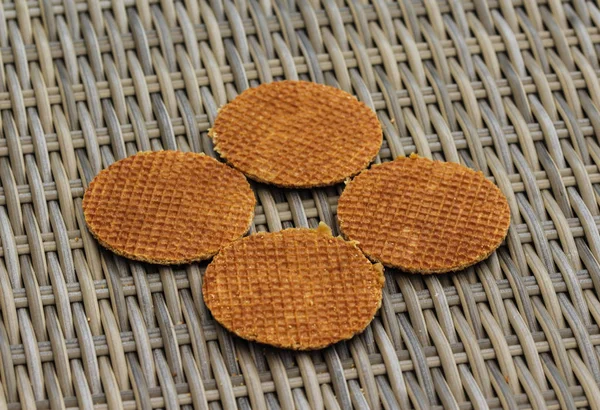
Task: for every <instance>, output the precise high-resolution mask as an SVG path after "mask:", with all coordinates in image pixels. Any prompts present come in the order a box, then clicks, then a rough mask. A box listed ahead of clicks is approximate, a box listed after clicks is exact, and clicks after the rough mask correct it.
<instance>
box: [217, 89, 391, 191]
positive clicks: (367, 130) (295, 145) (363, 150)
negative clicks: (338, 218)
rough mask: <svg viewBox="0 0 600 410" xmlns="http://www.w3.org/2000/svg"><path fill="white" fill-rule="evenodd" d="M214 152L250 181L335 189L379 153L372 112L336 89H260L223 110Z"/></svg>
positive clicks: (377, 129)
mask: <svg viewBox="0 0 600 410" xmlns="http://www.w3.org/2000/svg"><path fill="white" fill-rule="evenodd" d="M211 135H212V137H213V140H214V143H215V150H217V151H218V152H219V154H221V156H222V157H223V158H224V159H225V160H226V161H227V162H228V163H230V164H231V165H233V166H234V167H236V168H237V169H239V170H240V171H242V172H244V173H245V174H246V175H247V176H249V177H250V178H253V179H255V180H258V181H262V182H267V183H271V184H275V185H278V186H284V187H297V188H306V187H315V186H326V185H332V184H334V183H337V182H341V181H343V180H345V179H346V178H349V177H351V176H353V175H356V174H357V173H359V172H360V171H361V170H363V169H364V168H365V167H366V166H367V165H368V164H369V163H370V162H371V161H372V160H373V159H374V158H375V156H376V155H377V152H378V151H379V148H380V146H381V141H382V131H381V126H380V125H379V122H378V121H377V117H376V115H375V113H374V112H373V111H372V110H371V109H370V108H369V107H367V106H366V105H365V104H364V103H362V102H360V101H358V100H357V99H356V98H355V97H353V96H352V95H350V94H348V93H346V92H344V91H342V90H339V89H337V88H333V87H327V86H324V85H321V84H315V83H310V82H297V81H281V82H276V83H271V84H263V85H261V86H259V87H257V88H254V89H249V90H246V91H245V92H244V93H242V94H240V95H239V96H238V97H237V98H236V99H234V100H233V101H232V102H230V103H229V104H227V105H226V106H225V107H222V108H221V109H220V111H219V114H218V115H217V118H216V120H215V125H214V126H213V128H212V129H211Z"/></svg>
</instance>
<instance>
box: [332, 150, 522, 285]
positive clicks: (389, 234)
mask: <svg viewBox="0 0 600 410" xmlns="http://www.w3.org/2000/svg"><path fill="white" fill-rule="evenodd" d="M337 212H338V220H339V222H340V228H341V230H342V232H343V233H344V235H345V236H346V237H347V238H349V239H351V240H354V241H357V242H358V246H359V247H360V248H361V249H362V250H363V252H365V254H366V255H367V256H369V257H370V258H371V259H373V260H376V261H379V262H381V263H383V264H384V265H385V266H390V267H396V268H399V269H402V270H404V271H407V272H413V273H443V272H450V271H456V270H460V269H463V268H465V267H467V266H470V265H472V264H474V263H477V262H479V261H481V260H483V259H485V258H487V257H488V256H489V255H490V254H491V253H492V252H493V251H494V250H495V249H496V248H497V247H498V246H499V245H500V244H501V243H502V241H503V239H504V237H505V236H506V234H507V231H508V227H509V224H510V210H509V207H508V202H507V200H506V197H505V196H504V195H503V194H502V192H501V191H500V189H498V187H496V186H495V185H494V184H493V183H492V182H490V181H488V180H487V179H486V178H485V177H484V176H483V174H482V173H481V172H475V171H473V170H471V169H469V168H466V167H463V166H461V165H458V164H455V163H445V162H439V161H431V160H429V159H426V158H421V157H418V156H416V155H414V154H413V155H411V157H410V158H398V159H396V160H395V161H392V162H388V163H384V164H381V165H377V166H373V167H372V168H371V169H370V170H366V171H364V172H362V173H361V174H359V175H358V176H357V177H355V178H354V180H353V181H351V182H350V183H348V185H347V186H346V188H345V190H344V192H343V193H342V195H341V197H340V199H339V203H338V209H337Z"/></svg>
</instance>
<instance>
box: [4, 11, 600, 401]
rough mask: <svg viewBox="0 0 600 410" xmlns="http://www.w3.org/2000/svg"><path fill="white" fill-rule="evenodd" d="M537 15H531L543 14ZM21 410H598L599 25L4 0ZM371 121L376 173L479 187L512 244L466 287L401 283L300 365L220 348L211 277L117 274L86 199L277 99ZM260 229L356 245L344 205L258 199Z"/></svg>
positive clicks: (325, 198)
mask: <svg viewBox="0 0 600 410" xmlns="http://www.w3.org/2000/svg"><path fill="white" fill-rule="evenodd" d="M534 3H535V4H534ZM0 9H1V10H0V67H1V69H0V73H2V74H1V75H0V292H1V295H0V347H2V349H0V355H1V358H2V360H1V361H0V391H1V393H2V394H0V407H1V408H8V409H10V410H13V409H14V410H16V409H18V408H35V407H38V408H42V409H47V408H50V407H51V406H54V408H62V407H63V406H64V407H66V408H72V407H73V408H74V407H80V408H93V407H95V408H97V409H106V408H107V407H109V406H110V407H111V408H121V407H122V408H124V409H133V408H137V407H142V408H169V409H177V408H181V409H183V410H189V409H192V408H194V409H207V408H208V409H226V410H229V409H235V408H239V409H243V410H247V409H261V410H262V409H268V408H277V407H279V408H291V407H292V406H295V407H296V408H298V409H302V410H305V409H319V410H321V409H324V408H336V404H337V406H339V407H340V408H342V409H346V408H351V407H356V408H360V409H366V408H371V409H375V410H377V409H382V408H386V409H387V408H389V409H396V408H431V409H433V410H441V409H444V408H456V406H458V408H461V409H469V408H473V407H474V406H477V405H481V406H482V407H485V406H487V407H489V408H491V409H498V408H501V407H502V406H504V407H512V408H517V407H521V408H532V407H534V406H537V408H550V409H558V408H582V409H583V408H586V409H587V408H598V407H599V406H600V388H599V387H598V383H599V382H600V377H599V376H598V375H599V374H600V372H599V370H598V369H599V362H600V355H599V354H598V347H599V346H600V336H599V335H600V326H599V324H600V314H599V312H600V308H599V306H600V298H599V296H598V295H599V294H600V267H599V262H598V261H600V246H599V244H600V234H599V231H598V227H600V210H599V206H598V196H597V192H598V189H599V184H600V170H599V168H598V165H600V145H599V143H598V137H597V136H598V135H599V133H600V131H599V130H600V127H599V124H598V121H597V119H598V118H600V114H599V112H600V94H599V92H598V90H599V87H598V75H597V74H598V68H599V67H600V60H599V59H598V56H599V55H600V54H599V49H598V46H599V45H600V19H599V18H598V16H600V8H599V6H598V4H597V2H593V1H583V2H582V1H575V2H568V1H549V0H539V1H536V2H533V1H530V0H513V1H510V0H482V1H479V0H478V1H473V0H465V1H448V0H439V1H430V0H414V1H413V0H399V1H389V0H378V1H375V0H374V1H368V2H367V1H362V2H361V1H354V0H340V1H338V0H334V1H331V0H322V1H313V0H287V1H274V0H270V1H269V0H267V1H248V0H236V1H230V0H202V1H200V0H147V1H134V0H124V1H122V2H121V1H87V0H69V1H61V0H44V1H39V2H38V1H6V2H2V5H1V6H0ZM284 79H286V80H304V81H314V82H317V83H323V84H328V85H331V86H335V87H337V88H340V89H342V90H344V91H347V92H349V93H350V94H352V95H354V96H356V97H357V98H358V99H359V100H360V101H362V102H364V103H365V104H366V105H367V106H369V107H370V108H372V109H373V110H374V111H375V112H376V114H377V117H378V119H379V120H380V122H381V125H382V129H383V137H384V141H383V143H382V146H381V150H380V151H379V155H378V158H376V160H375V162H379V160H381V162H387V161H391V160H393V159H395V158H397V157H402V156H407V155H410V153H412V152H416V153H418V154H419V155H420V156H422V157H427V158H432V159H436V160H442V161H446V162H457V163H461V164H463V165H466V166H468V167H470V168H472V169H475V170H478V171H481V172H483V174H484V175H485V176H486V178H488V179H490V180H491V181H493V182H494V183H495V184H496V185H497V186H499V187H500V189H501V191H502V192H503V193H504V194H505V195H506V197H507V198H508V202H509V206H510V209H511V217H512V218H511V226H510V228H509V231H508V236H507V239H506V242H505V244H503V245H501V246H500V247H499V248H498V249H497V250H496V252H494V253H493V254H492V255H491V256H490V258H489V259H487V260H486V261H484V262H481V263H479V264H477V265H474V266H473V267H471V268H468V269H466V270H465V271H462V272H457V273H453V274H450V275H427V276H420V275H403V274H400V273H398V272H396V271H394V270H392V269H387V270H386V273H385V276H386V282H385V287H384V290H383V303H382V308H381V309H380V310H379V312H378V313H377V314H376V316H375V319H374V320H373V321H372V322H371V324H370V325H369V326H368V327H367V329H365V331H364V332H363V333H361V334H360V335H358V336H356V337H354V338H352V339H351V340H349V341H346V342H341V343H338V344H336V345H335V346H332V347H329V348H327V349H324V350H323V351H317V352H311V353H310V354H306V353H302V352H289V351H282V350H279V349H270V348H265V347H263V346H261V345H258V344H256V343H252V342H246V341H244V340H242V339H240V338H238V337H236V336H234V335H232V334H231V333H230V332H227V331H225V330H223V328H222V327H221V326H220V325H218V323H217V322H216V321H215V320H214V319H213V318H212V317H211V315H210V313H209V312H208V310H207V308H206V306H205V304H204V301H203V297H202V292H201V287H202V275H203V273H204V269H205V264H202V263H197V264H192V265H189V266H170V267H169V266H165V267H161V268H160V269H159V268H157V267H155V266H150V265H146V264H143V263H137V262H131V261H128V260H125V259H123V258H120V257H117V256H115V255H114V254H113V253H111V252H108V251H105V250H104V248H103V247H101V246H99V244H98V242H97V241H96V240H94V238H93V237H92V236H91V234H90V233H89V231H88V230H87V227H86V223H85V218H84V217H83V212H82V206H81V202H82V198H83V195H84V191H85V188H87V186H88V184H89V183H90V181H91V180H92V179H93V177H94V176H95V175H97V174H98V173H99V172H100V171H101V170H102V169H104V168H106V167H108V166H110V165H111V164H112V163H114V162H115V161H118V160H120V159H123V158H126V157H127V156H129V155H132V154H135V153H136V152H139V151H158V150H161V149H179V150H182V151H192V152H204V153H205V154H206V155H208V156H212V157H214V156H215V152H214V149H213V145H212V143H211V139H210V138H209V137H208V131H209V129H210V128H211V127H212V126H213V125H214V119H215V118H216V116H217V111H218V109H219V107H222V106H224V105H225V104H226V103H227V102H229V101H232V100H233V99H234V98H235V96H237V95H239V94H240V93H242V92H243V91H244V90H246V89H248V88H250V87H256V86H258V85H259V84H263V83H270V82H271V81H280V80H284ZM254 189H255V191H256V194H257V201H258V202H257V207H256V212H255V217H254V220H253V224H252V227H251V230H252V231H253V232H254V231H278V230H281V229H286V228H290V227H316V226H317V225H318V223H319V222H320V221H324V222H326V223H327V224H328V225H329V226H331V227H332V229H333V230H334V232H335V233H336V234H338V233H339V227H338V226H337V218H336V212H337V204H338V199H339V196H340V194H341V192H342V190H343V186H342V185H341V184H340V185H339V186H335V187H331V188H317V189H311V190H292V189H285V190H282V189H277V188H273V187H270V186H265V185H260V184H256V185H255V186H254Z"/></svg>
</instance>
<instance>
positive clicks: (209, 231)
mask: <svg viewBox="0 0 600 410" xmlns="http://www.w3.org/2000/svg"><path fill="white" fill-rule="evenodd" d="M255 203H256V200H255V198H254V193H253V192H252V189H251V188H250V185H249V184H248V181H247V180H246V178H244V175H242V174H241V173H240V172H238V171H236V170H235V169H232V168H230V167H228V166H227V165H225V164H222V163H220V162H218V161H216V160H214V159H213V158H210V157H207V156H205V155H203V154H195V153H191V152H188V153H184V152H179V151H158V152H140V153H138V154H136V155H134V156H131V157H129V158H125V159H123V160H121V161H118V162H115V163H114V164H112V165H111V166H110V167H108V168H106V169H105V170H103V171H102V172H100V173H99V174H98V175H97V176H96V177H95V178H94V179H93V180H92V182H91V183H90V186H89V187H88V189H87V191H86V192H85V195H84V197H83V212H84V215H85V220H86V222H87V224H88V227H89V229H90V231H91V232H92V234H93V235H94V236H95V237H96V238H97V239H98V241H99V242H100V243H101V244H102V245H103V246H105V247H107V248H108V249H110V250H111V251H113V252H115V253H116V254H118V255H122V256H125V257H127V258H131V259H136V260H140V261H145V262H152V263H160V264H177V263H188V262H192V261H198V260H202V259H207V258H209V257H211V256H212V255H214V254H215V253H217V251H218V250H219V249H220V248H221V247H223V246H225V245H227V244H229V243H230V242H231V241H233V240H235V239H238V238H239V237H241V236H242V235H243V234H244V233H245V232H246V231H247V230H248V228H249V227H250V223H251V221H252V217H253V215H254V206H255Z"/></svg>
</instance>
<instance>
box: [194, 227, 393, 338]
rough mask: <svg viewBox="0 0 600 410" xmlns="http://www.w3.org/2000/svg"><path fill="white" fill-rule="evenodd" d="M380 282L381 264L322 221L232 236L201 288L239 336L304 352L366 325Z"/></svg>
mask: <svg viewBox="0 0 600 410" xmlns="http://www.w3.org/2000/svg"><path fill="white" fill-rule="evenodd" d="M383 282H384V278H383V267H382V266H381V265H379V264H377V265H373V264H372V263H371V262H370V261H369V260H368V259H367V258H366V257H365V256H364V255H363V254H362V252H361V251H360V249H358V248H357V247H356V246H355V244H354V243H352V242H346V241H344V240H343V239H342V238H340V237H335V238H334V237H333V236H331V230H330V229H329V228H328V227H327V226H326V225H324V224H322V225H321V226H320V227H319V228H318V229H316V230H315V229H286V230H283V231H280V232H275V233H264V232H262V233H258V234H255V235H250V236H247V237H245V238H243V239H240V240H238V241H235V242H234V243H233V244H232V245H230V246H228V247H226V248H224V249H222V250H221V251H220V252H219V254H218V255H217V256H215V258H214V259H213V261H212V262H211V263H210V265H208V268H207V269H206V274H205V275H204V284H203V287H202V292H203V294H204V301H205V302H206V306H207V307H208V308H209V309H210V311H211V312H212V314H213V316H214V318H215V319H216V320H217V321H218V322H219V323H221V324H222V325H223V326H224V327H225V328H227V329H229V330H230V331H232V332H233V333H235V334H237V335H238V336H240V337H242V338H244V339H247V340H253V341H257V342H261V343H266V344H270V345H273V346H277V347H283V348H289V349H295V350H308V349H319V348H322V347H325V346H328V345H330V344H332V343H336V342H338V341H340V340H345V339H349V338H351V337H352V336H353V335H355V334H356V333H359V332H361V331H362V330H364V328H365V327H366V326H367V325H368V324H369V322H371V320H372V319H373V316H374V315H375V312H376V311H377V309H379V306H380V304H381V292H382V287H383Z"/></svg>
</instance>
